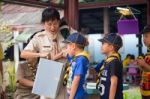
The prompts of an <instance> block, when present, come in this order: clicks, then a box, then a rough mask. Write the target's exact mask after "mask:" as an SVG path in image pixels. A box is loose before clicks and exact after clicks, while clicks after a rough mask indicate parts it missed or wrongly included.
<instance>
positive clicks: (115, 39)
mask: <svg viewBox="0 0 150 99" xmlns="http://www.w3.org/2000/svg"><path fill="white" fill-rule="evenodd" d="M99 41H100V42H107V43H109V44H112V45H113V46H114V49H115V51H118V50H119V49H120V48H121V47H122V46H123V42H122V39H121V37H120V36H119V35H117V34H115V33H109V34H106V35H105V36H104V37H103V38H102V39H99Z"/></svg>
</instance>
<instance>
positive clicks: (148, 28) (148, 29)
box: [142, 25, 150, 34]
mask: <svg viewBox="0 0 150 99" xmlns="http://www.w3.org/2000/svg"><path fill="white" fill-rule="evenodd" d="M146 33H150V25H146V26H145V27H144V29H143V31H142V34H146Z"/></svg>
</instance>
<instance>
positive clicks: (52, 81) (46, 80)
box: [32, 58, 63, 99]
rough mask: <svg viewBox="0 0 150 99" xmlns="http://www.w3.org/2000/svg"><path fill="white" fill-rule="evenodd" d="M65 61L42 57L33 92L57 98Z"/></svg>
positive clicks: (53, 98)
mask: <svg viewBox="0 0 150 99" xmlns="http://www.w3.org/2000/svg"><path fill="white" fill-rule="evenodd" d="M62 70H63V63H60V62H56V61H52V60H47V59H44V58H41V59H40V61H39V66H38V69H37V73H36V77H35V82H34V85H33V89H32V93H35V94H38V95H41V96H45V97H48V98H52V99H55V98H56V96H57V93H58V89H59V86H60V84H59V82H60V79H61V77H62V75H63V74H62Z"/></svg>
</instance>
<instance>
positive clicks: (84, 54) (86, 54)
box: [75, 51, 90, 60]
mask: <svg viewBox="0 0 150 99" xmlns="http://www.w3.org/2000/svg"><path fill="white" fill-rule="evenodd" d="M78 56H85V57H86V58H87V59H88V60H90V55H89V53H88V52H86V51H82V52H81V53H78V54H77V55H75V57H78Z"/></svg>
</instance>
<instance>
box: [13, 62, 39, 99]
mask: <svg viewBox="0 0 150 99" xmlns="http://www.w3.org/2000/svg"><path fill="white" fill-rule="evenodd" d="M16 77H17V88H16V92H15V99H40V96H38V95H35V94H33V93H32V87H26V86H23V85H21V84H20V83H18V80H19V79H22V78H24V79H28V80H31V81H33V71H32V70H31V69H29V66H28V63H27V62H23V63H20V65H19V66H18V69H17V75H16Z"/></svg>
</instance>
